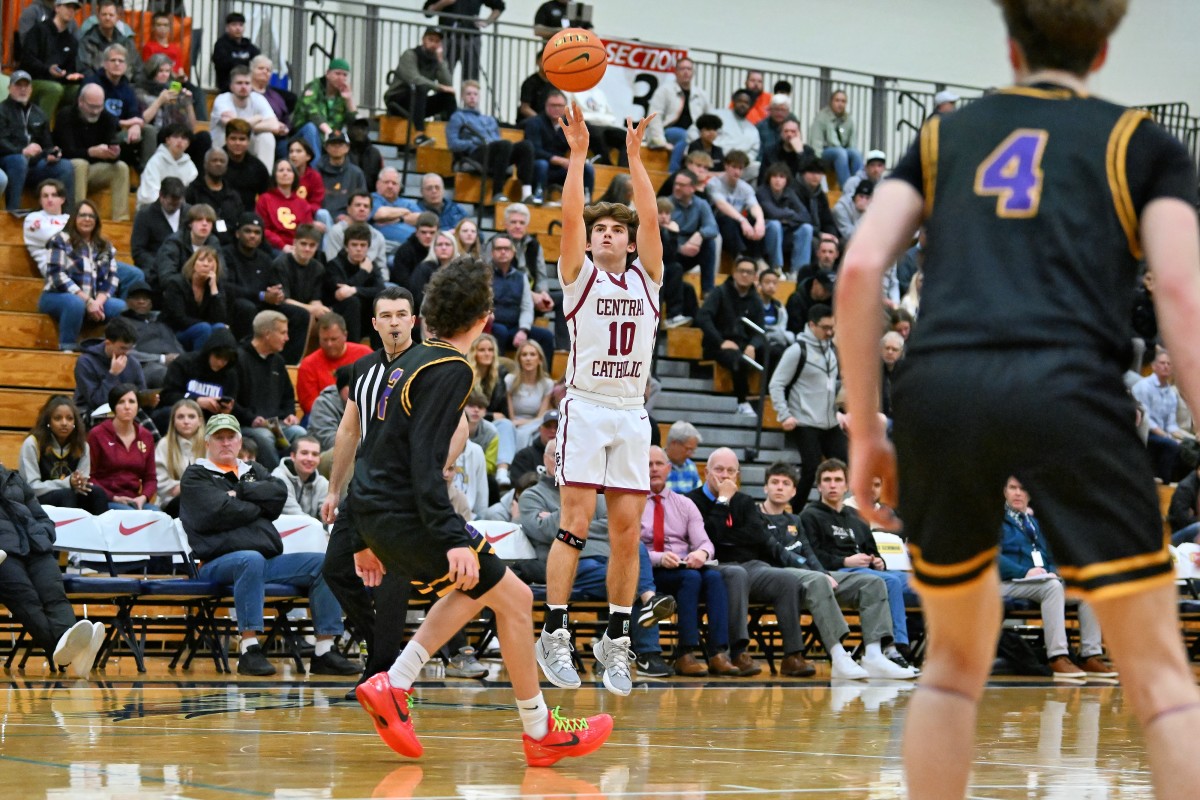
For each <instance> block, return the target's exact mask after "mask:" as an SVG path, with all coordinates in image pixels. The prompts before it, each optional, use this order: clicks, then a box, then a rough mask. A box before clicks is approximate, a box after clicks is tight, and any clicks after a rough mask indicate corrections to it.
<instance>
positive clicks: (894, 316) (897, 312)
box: [890, 308, 916, 342]
mask: <svg viewBox="0 0 1200 800" xmlns="http://www.w3.org/2000/svg"><path fill="white" fill-rule="evenodd" d="M914 322H916V320H915V319H913V315H912V314H910V313H909V312H908V311H907V310H905V309H903V308H896V309H892V313H891V315H890V324H891V329H892V330H894V331H896V332H897V333H899V334H900V335H901V336H903V337H904V341H906V342H907V341H908V337H909V335H910V334H911V333H912V326H913V323H914Z"/></svg>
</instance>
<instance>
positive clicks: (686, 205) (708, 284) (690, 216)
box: [671, 169, 720, 293]
mask: <svg viewBox="0 0 1200 800" xmlns="http://www.w3.org/2000/svg"><path fill="white" fill-rule="evenodd" d="M698 185H699V179H698V178H697V177H696V173H694V172H692V171H691V170H686V169H684V170H680V171H679V172H677V173H675V182H674V185H673V187H672V190H671V199H672V201H673V202H674V204H675V211H674V212H673V213H672V214H671V220H672V221H673V222H675V224H676V225H678V226H679V233H678V236H679V251H678V254H677V258H678V260H679V265H680V266H681V267H683V269H684V270H685V271H690V270H691V269H692V268H693V267H695V266H697V265H698V266H699V267H700V288H701V290H702V291H703V292H705V293H708V292H709V291H711V290H712V288H713V286H714V285H715V281H716V275H717V244H716V239H717V236H719V235H720V229H719V228H718V227H717V220H716V218H715V217H714V216H713V211H712V206H710V205H709V204H708V201H707V200H705V199H704V198H703V197H696V187H697V186H698Z"/></svg>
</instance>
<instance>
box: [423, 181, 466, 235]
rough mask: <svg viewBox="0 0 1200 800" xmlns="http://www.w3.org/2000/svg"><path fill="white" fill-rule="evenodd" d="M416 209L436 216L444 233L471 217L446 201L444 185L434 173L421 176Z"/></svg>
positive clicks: (457, 206) (458, 206)
mask: <svg viewBox="0 0 1200 800" xmlns="http://www.w3.org/2000/svg"><path fill="white" fill-rule="evenodd" d="M417 207H418V208H419V209H420V210H421V211H430V212H432V213H434V214H437V215H438V225H439V226H440V228H441V230H444V231H449V230H453V229H454V226H455V225H457V224H458V223H459V221H460V220H463V219H466V218H467V217H469V216H471V215H470V214H468V213H467V210H466V209H465V208H463V207H462V206H461V205H459V204H458V203H455V202H452V201H450V200H447V199H446V184H445V182H444V181H443V180H442V176H441V175H438V174H437V173H436V172H429V173H426V174H425V175H422V176H421V199H420V200H418V201H417Z"/></svg>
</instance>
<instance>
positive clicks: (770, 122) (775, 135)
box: [746, 94, 800, 165]
mask: <svg viewBox="0 0 1200 800" xmlns="http://www.w3.org/2000/svg"><path fill="white" fill-rule="evenodd" d="M755 110H757V109H754V108H752V109H750V113H749V114H748V115H747V116H746V118H747V119H748V120H750V121H751V122H753V123H754V125H755V127H757V128H758V139H759V143H760V144H761V146H762V150H761V151H760V156H759V158H760V160H761V161H762V162H763V164H764V165H765V164H766V159H765V158H764V157H763V156H764V155H765V154H766V153H768V152H770V151H771V149H772V148H774V147H776V146H777V145H778V144H779V142H780V141H781V140H782V139H783V133H782V128H783V123H785V122H787V121H788V120H791V121H793V122H795V123H796V124H797V126H799V124H800V120H798V119H796V115H795V114H793V113H792V98H790V97H788V96H787V95H786V94H777V95H774V96H772V97H771V98H770V104H769V105H768V106H767V107H766V110H765V111H764V112H763V114H762V115H761V116H760V117H759V118H758V119H755V118H754V112H755Z"/></svg>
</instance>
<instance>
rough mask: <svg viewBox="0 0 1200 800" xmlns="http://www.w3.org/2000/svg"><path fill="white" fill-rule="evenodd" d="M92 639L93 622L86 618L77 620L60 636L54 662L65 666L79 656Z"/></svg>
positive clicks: (55, 649) (55, 648)
mask: <svg viewBox="0 0 1200 800" xmlns="http://www.w3.org/2000/svg"><path fill="white" fill-rule="evenodd" d="M91 641H92V623H90V622H88V621H87V620H86V619H81V620H79V622H76V623H75V624H74V625H72V626H71V627H70V628H68V629H67V631H66V633H64V634H63V635H62V636H60V637H59V638H58V644H56V645H55V646H54V663H55V664H57V665H58V666H60V667H65V666H66V665H67V664H70V663H71V662H72V661H74V660H75V659H76V657H78V656H79V654H80V653H82V652H83V651H84V649H86V648H87V646H88V644H90V643H91Z"/></svg>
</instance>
